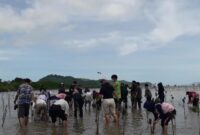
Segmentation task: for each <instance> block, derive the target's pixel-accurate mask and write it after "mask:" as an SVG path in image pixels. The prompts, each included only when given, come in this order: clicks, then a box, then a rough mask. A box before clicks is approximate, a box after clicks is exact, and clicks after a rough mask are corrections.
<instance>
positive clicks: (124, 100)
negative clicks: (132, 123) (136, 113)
mask: <svg viewBox="0 0 200 135" xmlns="http://www.w3.org/2000/svg"><path fill="white" fill-rule="evenodd" d="M122 102H124V104H125V108H126V109H127V108H128V105H127V103H128V100H127V97H122Z"/></svg>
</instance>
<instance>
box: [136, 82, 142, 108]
mask: <svg viewBox="0 0 200 135" xmlns="http://www.w3.org/2000/svg"><path fill="white" fill-rule="evenodd" d="M136 85H137V88H136V91H137V95H136V101H137V104H138V108H139V109H141V103H142V89H141V87H140V83H139V82H137V83H136ZM136 109H137V105H136Z"/></svg>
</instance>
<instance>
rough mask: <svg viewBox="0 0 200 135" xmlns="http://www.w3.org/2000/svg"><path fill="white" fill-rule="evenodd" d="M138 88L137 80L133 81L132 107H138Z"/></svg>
mask: <svg viewBox="0 0 200 135" xmlns="http://www.w3.org/2000/svg"><path fill="white" fill-rule="evenodd" d="M136 88H137V84H136V81H132V84H131V87H130V89H131V104H132V108H136V107H137V99H136V96H137V91H136Z"/></svg>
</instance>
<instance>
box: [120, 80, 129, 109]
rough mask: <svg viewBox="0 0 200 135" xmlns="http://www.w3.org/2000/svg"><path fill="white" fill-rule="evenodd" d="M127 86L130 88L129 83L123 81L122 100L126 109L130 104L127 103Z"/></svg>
mask: <svg viewBox="0 0 200 135" xmlns="http://www.w3.org/2000/svg"><path fill="white" fill-rule="evenodd" d="M127 88H128V85H126V84H124V83H121V101H122V102H123V103H124V104H125V108H126V109H127V108H128V105H127V103H128V99H127V96H128V89H127Z"/></svg>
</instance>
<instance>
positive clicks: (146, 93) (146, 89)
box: [145, 83, 152, 101]
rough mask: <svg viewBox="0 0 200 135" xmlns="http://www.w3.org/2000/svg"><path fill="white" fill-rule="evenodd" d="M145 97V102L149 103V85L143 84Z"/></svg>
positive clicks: (150, 95)
mask: <svg viewBox="0 0 200 135" xmlns="http://www.w3.org/2000/svg"><path fill="white" fill-rule="evenodd" d="M145 97H146V101H151V98H152V94H151V91H150V89H149V85H148V84H147V83H146V84H145Z"/></svg>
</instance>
